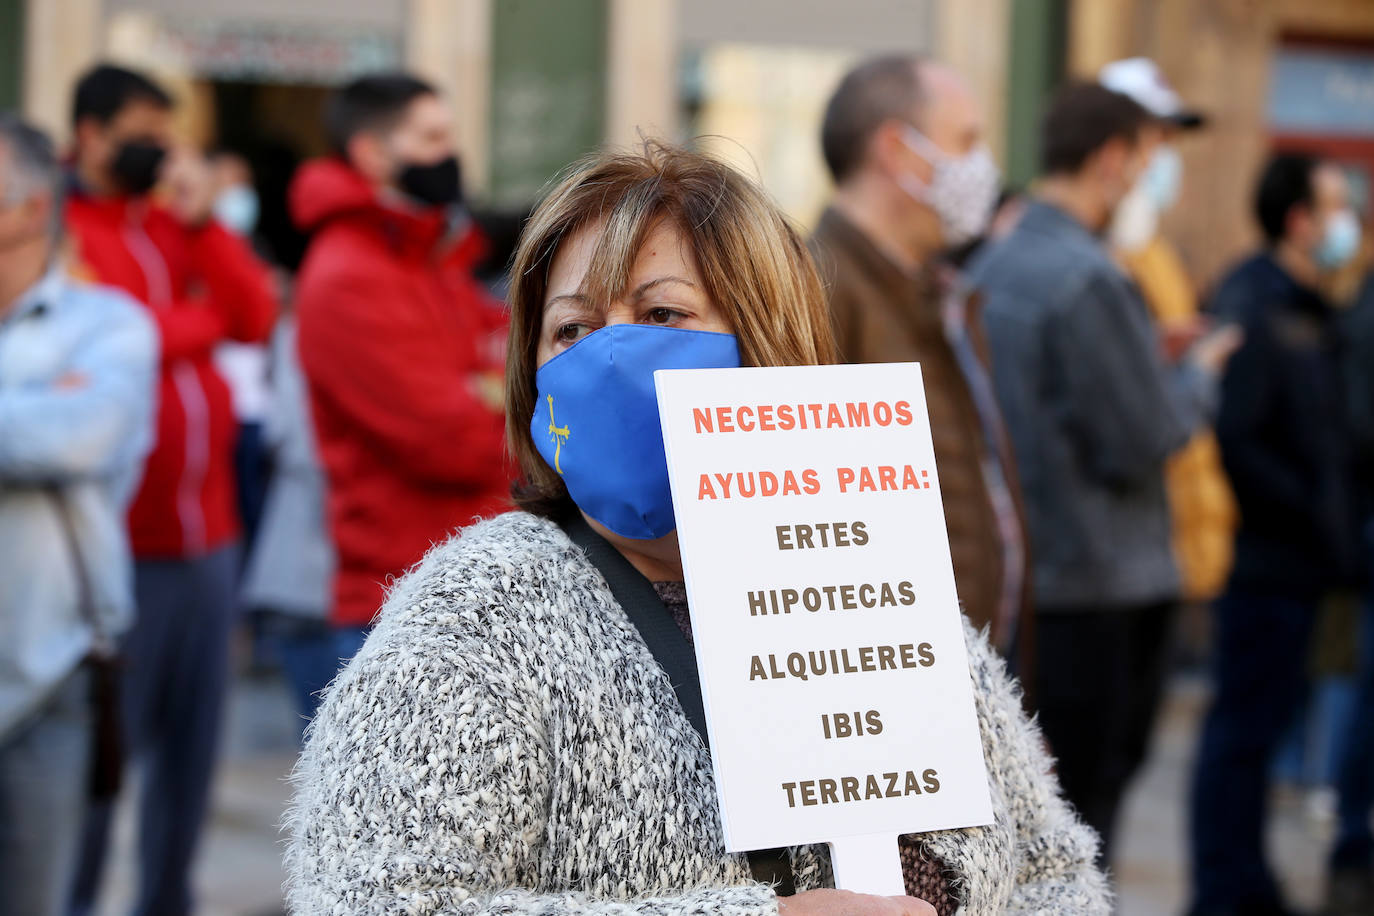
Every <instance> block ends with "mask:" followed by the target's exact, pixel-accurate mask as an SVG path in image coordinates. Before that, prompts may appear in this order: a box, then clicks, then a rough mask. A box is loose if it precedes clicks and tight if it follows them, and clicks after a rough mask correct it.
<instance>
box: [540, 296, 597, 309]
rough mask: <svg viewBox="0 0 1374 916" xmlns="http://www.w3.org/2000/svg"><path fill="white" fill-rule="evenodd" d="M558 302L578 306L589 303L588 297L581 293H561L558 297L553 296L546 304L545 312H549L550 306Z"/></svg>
mask: <svg viewBox="0 0 1374 916" xmlns="http://www.w3.org/2000/svg"><path fill="white" fill-rule="evenodd" d="M557 302H573V303H576V304H578V305H584V304H586V302H587V297H586V296H584V295H582V294H581V293H560V294H559V295H557V296H551V297H550V298H549V299H548V301H546V302H545V303H544V310H545V311H548V309H549V306H551V305H553V304H554V303H557Z"/></svg>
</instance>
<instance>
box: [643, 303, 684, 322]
mask: <svg viewBox="0 0 1374 916" xmlns="http://www.w3.org/2000/svg"><path fill="white" fill-rule="evenodd" d="M685 317H687V316H686V315H684V314H683V313H682V312H679V311H678V310H677V309H670V308H661V307H660V308H656V309H650V310H649V311H648V312H647V313H646V314H645V316H644V320H645V322H646V323H647V324H673V323H674V322H676V321H681V320H682V319H683V318H685Z"/></svg>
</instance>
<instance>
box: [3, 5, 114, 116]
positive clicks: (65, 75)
mask: <svg viewBox="0 0 1374 916" xmlns="http://www.w3.org/2000/svg"><path fill="white" fill-rule="evenodd" d="M102 13H103V10H102V9H101V2H100V0H26V5H25V10H24V71H23V95H22V99H23V102H22V104H23V111H24V116H25V117H26V118H28V119H29V120H30V121H32V122H33V123H34V124H36V125H37V126H39V127H42V128H43V129H45V130H47V131H49V132H50V133H51V134H52V136H53V138H54V139H55V140H57V141H58V142H59V143H66V142H67V140H68V139H69V138H70V137H71V126H70V124H69V122H70V119H71V95H72V87H73V86H74V85H75V84H76V80H77V77H79V76H80V75H81V73H82V71H84V70H85V69H86V68H87V67H89V66H90V65H91V64H92V63H94V62H95V61H96V60H97V59H98V57H99V54H100V48H101V41H100V31H101V25H102Z"/></svg>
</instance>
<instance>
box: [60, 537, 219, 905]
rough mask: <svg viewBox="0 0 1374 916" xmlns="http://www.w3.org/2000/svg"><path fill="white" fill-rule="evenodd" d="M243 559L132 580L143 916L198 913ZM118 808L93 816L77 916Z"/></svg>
mask: <svg viewBox="0 0 1374 916" xmlns="http://www.w3.org/2000/svg"><path fill="white" fill-rule="evenodd" d="M237 575H238V549H237V548H236V547H228V548H223V549H221V550H217V551H215V552H214V553H211V554H208V555H207V556H204V557H197V558H194V559H187V560H156V561H153V560H148V561H140V562H138V563H137V564H136V567H135V572H134V589H135V597H136V599H137V603H138V615H137V618H136V619H135V622H134V626H133V629H132V630H131V631H130V632H129V634H128V636H127V638H126V640H125V648H124V653H125V660H126V667H125V673H124V688H123V690H124V692H123V697H124V704H125V705H124V723H125V727H126V728H127V730H128V733H127V737H126V740H127V742H128V743H127V747H128V749H129V750H130V752H131V756H132V762H133V763H134V764H135V766H136V768H137V772H139V773H140V774H141V779H142V786H141V788H142V797H141V806H140V810H139V820H138V853H139V886H138V903H137V905H136V907H135V909H134V912H135V913H136V914H139V916H163V914H170V916H181V914H185V913H189V912H190V911H191V909H192V901H191V886H190V879H191V866H192V863H193V861H194V859H195V853H196V846H197V841H198V839H199V838H200V831H201V826H202V824H203V823H204V821H205V814H206V809H207V807H208V802H209V797H210V784H211V780H212V777H213V776H214V768H215V757H216V753H217V751H218V744H219V733H220V719H221V718H222V712H223V707H224V696H225V688H226V687H227V685H228V681H229V637H230V631H231V629H232V627H233V622H234V600H233V595H234V581H235V578H236V576H237ZM112 813H113V804H103V805H98V806H93V807H91V808H90V809H89V810H88V812H87V818H86V830H85V837H84V840H83V848H82V852H81V862H80V866H79V868H78V871H77V880H76V886H75V888H74V892H73V897H72V912H73V913H74V914H85V913H89V912H91V911H92V910H93V908H94V904H95V900H96V896H97V893H98V891H99V888H100V878H101V872H102V871H103V868H104V864H105V858H106V847H107V845H108V839H109V829H110V820H111V816H112Z"/></svg>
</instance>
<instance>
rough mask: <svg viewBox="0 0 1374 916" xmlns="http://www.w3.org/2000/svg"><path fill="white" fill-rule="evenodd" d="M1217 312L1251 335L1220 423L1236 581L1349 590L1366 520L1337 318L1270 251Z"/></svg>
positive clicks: (1230, 379)
mask: <svg viewBox="0 0 1374 916" xmlns="http://www.w3.org/2000/svg"><path fill="white" fill-rule="evenodd" d="M1212 310H1213V311H1214V312H1215V313H1216V315H1217V317H1218V318H1219V319H1221V320H1222V321H1234V322H1237V323H1239V324H1240V325H1241V327H1242V328H1243V329H1244V331H1245V342H1244V344H1242V346H1241V348H1240V350H1239V351H1238V352H1237V353H1236V355H1235V356H1234V357H1233V358H1232V359H1231V362H1230V364H1229V365H1228V366H1227V369H1226V373H1225V375H1224V376H1223V379H1222V400H1221V411H1220V414H1219V415H1218V418H1217V439H1218V440H1219V442H1220V443H1221V454H1222V460H1223V462H1224V463H1225V465H1226V471H1227V473H1228V474H1229V475H1230V477H1231V483H1232V485H1233V487H1234V489H1235V493H1236V499H1237V502H1238V503H1239V505H1240V515H1241V521H1240V528H1239V530H1238V531H1237V533H1236V565H1235V569H1234V571H1233V572H1232V574H1231V583H1232V585H1233V586H1234V587H1238V588H1242V589H1247V590H1261V591H1266V592H1280V593H1284V594H1290V595H1297V596H1303V597H1316V596H1318V595H1320V594H1321V593H1322V592H1323V591H1326V590H1327V589H1330V588H1335V587H1340V586H1342V585H1346V584H1349V583H1350V582H1352V581H1353V579H1354V577H1355V573H1356V570H1357V562H1356V559H1357V557H1358V537H1357V525H1356V518H1357V515H1358V512H1357V508H1356V505H1355V502H1356V493H1355V486H1354V479H1353V451H1352V447H1351V438H1350V433H1349V427H1348V422H1347V414H1346V409H1345V397H1344V392H1343V386H1342V379H1341V349H1342V335H1341V333H1340V330H1339V327H1340V325H1339V322H1338V320H1337V316H1336V315H1335V313H1334V312H1333V311H1332V310H1331V307H1330V306H1329V305H1328V304H1327V303H1326V301H1325V300H1323V299H1322V297H1321V296H1320V295H1319V294H1318V293H1316V292H1315V291H1313V290H1311V289H1309V288H1306V287H1304V286H1301V285H1299V284H1298V283H1297V281H1295V280H1294V279H1293V278H1292V277H1290V276H1289V275H1288V274H1287V272H1285V271H1284V270H1283V268H1282V267H1280V266H1279V264H1278V262H1276V261H1275V260H1274V258H1273V257H1272V256H1271V255H1269V254H1267V253H1265V254H1259V255H1256V256H1254V257H1252V258H1250V259H1249V260H1247V261H1245V262H1244V263H1242V264H1241V265H1240V266H1239V267H1237V268H1236V269H1235V270H1233V271H1232V272H1231V273H1230V274H1229V275H1228V276H1227V277H1226V279H1225V280H1224V281H1223V282H1222V284H1221V287H1220V288H1219V289H1218V291H1217V294H1216V297H1215V299H1214V300H1213V304H1212Z"/></svg>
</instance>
